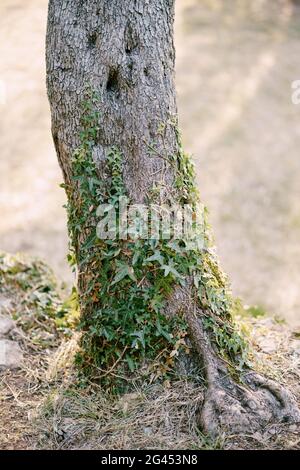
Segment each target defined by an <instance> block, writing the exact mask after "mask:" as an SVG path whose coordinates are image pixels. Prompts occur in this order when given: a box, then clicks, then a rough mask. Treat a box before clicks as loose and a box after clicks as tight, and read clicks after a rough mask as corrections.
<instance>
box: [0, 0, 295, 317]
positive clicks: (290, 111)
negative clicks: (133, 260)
mask: <svg viewBox="0 0 300 470" xmlns="http://www.w3.org/2000/svg"><path fill="white" fill-rule="evenodd" d="M296 3H297V2H296V1H295V2H291V1H288V0H282V1H279V0H274V1H271V0H252V1H251V2H249V1H247V0H239V1H238V0H227V1H224V0H206V1H205V0H177V10H178V11H177V27H176V42H177V87H178V95H179V109H180V118H181V127H182V130H183V137H184V142H185V146H186V148H187V149H188V150H189V151H190V152H192V153H193V154H194V157H195V161H196V165H197V173H198V182H199V187H200V191H201V195H202V199H203V200H204V202H205V203H206V205H207V206H208V207H209V209H210V220H211V223H212V225H213V227H214V232H215V235H216V240H217V244H218V247H219V254H220V257H221V260H222V264H223V266H224V268H225V270H226V271H227V272H228V273H229V275H230V277H231V280H232V285H233V290H234V293H235V294H236V295H238V296H241V297H243V299H244V300H245V302H246V303H248V304H250V303H251V304H258V305H261V306H262V307H265V308H267V309H269V310H270V311H271V312H272V313H275V314H278V315H280V316H282V317H284V318H286V319H287V320H288V321H290V322H293V323H297V324H300V289H299V287H298V286H299V285H300V157H299V153H298V152H299V151H298V149H299V144H300V125H299V123H300V105H299V106H296V105H293V104H292V102H291V82H292V81H293V80H296V79H300V62H299V57H300V8H299V7H296V6H295V4H296ZM46 14H47V0H26V2H25V1H23V0H1V3H0V84H1V83H2V89H3V83H4V85H5V87H6V101H5V102H4V103H3V99H2V100H1V99H0V112H1V117H0V119H1V125H0V154H1V160H0V206H1V219H0V249H3V250H7V251H11V252H15V251H18V250H19V251H26V252H29V253H32V254H36V255H40V256H42V257H44V258H46V260H47V261H48V262H49V263H50V264H51V265H52V266H53V267H54V269H55V270H56V272H58V273H59V275H60V277H61V278H63V279H65V280H67V281H70V280H71V279H72V275H71V273H70V272H69V268H68V267H67V265H66V262H65V254H66V250H67V236H66V219H65V213H64V210H63V209H62V205H63V203H64V195H63V192H62V190H61V189H60V188H59V187H58V184H59V182H61V174H60V170H59V167H58V164H57V162H56V157H55V154H54V150H53V146H52V141H51V136H50V122H49V111H48V104H47V99H46V92H45V70H44V36H45V22H46ZM0 91H1V87H0ZM0 98H1V95H0ZM1 103H2V104H1Z"/></svg>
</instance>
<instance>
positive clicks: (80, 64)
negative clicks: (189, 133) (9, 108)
mask: <svg viewBox="0 0 300 470" xmlns="http://www.w3.org/2000/svg"><path fill="white" fill-rule="evenodd" d="M173 17H174V0H154V1H144V0H136V1H133V0H122V1H119V0H102V1H99V0H89V1H85V2H84V1H79V0H72V1H67V0H50V3H49V23H48V24H49V27H48V35H47V83H48V92H49V100H50V103H51V111H52V132H53V139H54V142H55V145H56V150H57V154H58V158H59V162H60V165H61V167H62V169H63V173H64V176H65V178H66V180H69V178H70V173H71V172H70V155H71V154H72V152H73V151H74V150H75V149H76V147H77V146H78V135H79V130H80V113H81V106H80V105H81V102H82V100H83V99H84V95H85V92H86V89H87V85H88V84H90V85H91V86H92V88H93V89H94V90H97V91H98V92H99V95H100V103H99V111H100V113H101V122H100V126H101V127H100V131H99V134H98V139H97V145H96V146H95V148H94V156H95V159H96V161H97V162H98V164H99V168H100V169H101V166H102V164H105V158H106V154H107V151H108V149H109V148H110V147H112V146H116V147H118V148H119V149H121V150H122V153H123V157H124V175H123V176H124V181H125V184H126V187H127V190H128V194H129V196H130V198H131V200H132V202H134V203H138V202H141V201H142V200H143V199H144V196H145V194H146V193H147V192H148V190H149V188H150V187H151V186H152V184H153V183H154V182H155V181H156V180H160V181H161V178H162V171H163V174H164V180H165V181H166V183H167V184H168V183H169V182H170V180H171V178H172V172H171V168H170V166H168V167H167V168H164V167H165V162H164V161H163V160H162V159H161V158H159V156H156V157H155V156H154V157H153V156H152V157H151V158H150V157H149V145H151V142H153V140H154V139H155V141H156V144H157V145H158V147H157V151H158V152H159V151H160V149H161V150H162V146H164V153H166V151H167V153H170V154H174V152H175V149H176V136H175V132H174V129H173V130H172V129H170V128H168V130H167V135H166V136H164V141H162V138H161V137H160V136H158V133H157V130H158V128H159V126H160V125H161V123H166V122H167V121H168V120H169V119H171V118H172V117H173V116H176V99H175V87H174V59H175V53H174V45H173ZM160 170H161V171H160Z"/></svg>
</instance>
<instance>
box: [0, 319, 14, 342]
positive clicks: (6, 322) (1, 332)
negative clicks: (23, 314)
mask: <svg viewBox="0 0 300 470" xmlns="http://www.w3.org/2000/svg"><path fill="white" fill-rule="evenodd" d="M14 327H15V324H14V322H13V321H12V320H11V319H10V318H9V317H6V316H4V315H0V337H1V336H5V335H8V333H9V332H10V331H11V330H13V329H14Z"/></svg>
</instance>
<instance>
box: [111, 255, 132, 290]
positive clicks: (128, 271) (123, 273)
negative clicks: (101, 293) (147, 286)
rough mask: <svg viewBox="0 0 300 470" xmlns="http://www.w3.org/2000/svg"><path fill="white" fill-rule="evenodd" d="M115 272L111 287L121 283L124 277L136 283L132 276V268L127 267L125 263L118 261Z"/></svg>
mask: <svg viewBox="0 0 300 470" xmlns="http://www.w3.org/2000/svg"><path fill="white" fill-rule="evenodd" d="M117 265H118V267H117V270H116V275H115V277H114V279H113V281H112V283H111V285H112V286H113V285H114V284H117V283H118V282H120V281H122V280H123V279H124V278H125V277H127V276H128V277H129V278H130V279H131V280H132V281H135V282H137V279H136V277H135V274H134V270H133V267H132V266H129V265H128V264H126V263H122V262H120V261H117Z"/></svg>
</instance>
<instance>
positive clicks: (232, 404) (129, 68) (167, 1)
mask: <svg viewBox="0 0 300 470" xmlns="http://www.w3.org/2000/svg"><path fill="white" fill-rule="evenodd" d="M173 18H174V0H151V1H149V0H122V1H120V0H89V1H82V0H50V2H49V21H48V33H47V85H48V94H49V100H50V105H51V114H52V132H53V139H54V143H55V146H56V151H57V155H58V159H59V163H60V165H61V168H62V171H63V174H64V178H65V181H66V182H67V183H68V184H73V183H72V179H71V156H72V154H73V152H74V150H75V149H76V148H77V147H78V144H79V140H78V135H79V132H80V116H81V102H82V100H83V99H84V95H85V92H86V87H87V85H88V84H90V85H91V86H92V88H93V89H95V90H96V91H97V92H98V93H99V96H100V103H99V111H100V113H101V122H100V123H99V124H100V130H99V133H98V136H97V141H96V144H95V147H94V149H93V155H94V158H95V161H96V162H97V165H98V171H99V178H101V177H103V175H105V161H106V155H107V151H108V149H109V148H110V147H111V146H116V147H118V148H119V149H120V150H121V152H122V155H123V157H124V168H123V171H124V175H123V176H124V181H125V185H126V188H127V191H128V194H129V196H130V198H131V200H132V202H134V203H138V202H143V201H144V199H145V196H146V195H147V193H148V192H149V190H150V189H151V188H152V186H153V184H154V183H155V182H156V181H159V182H160V183H161V182H163V183H164V184H163V185H162V186H161V187H162V188H163V187H165V188H166V191H167V192H168V191H169V190H170V187H171V185H172V181H173V177H174V175H173V169H172V166H171V165H170V164H168V163H167V162H166V160H164V159H162V158H161V157H160V155H159V154H160V153H163V154H164V155H166V154H167V155H176V152H177V150H178V148H177V146H178V143H177V138H176V132H175V130H174V127H173V126H168V127H167V128H166V133H165V135H164V136H163V137H162V136H161V134H160V133H159V132H158V128H159V127H160V125H161V123H166V122H168V121H170V120H171V119H173V118H174V116H175V117H176V113H177V110H176V98H175V87H174V58H175V54H174V45H173ZM153 141H155V142H156V144H157V147H156V148H157V151H156V154H155V155H153V154H152V155H151V156H150V151H149V146H151V144H152V142H153ZM161 197H162V199H163V198H164V194H163V190H162V194H161ZM180 303H182V308H181V310H182V309H184V310H185V312H186V319H187V321H188V324H189V327H190V338H191V340H192V342H193V344H194V349H195V351H196V353H197V357H198V358H199V359H200V357H201V360H202V363H203V365H204V370H205V372H206V376H207V383H208V390H207V394H206V400H205V403H204V406H203V409H202V410H199V416H200V419H199V422H200V424H201V426H202V427H203V429H204V430H205V431H207V432H210V433H211V434H212V435H215V434H217V433H218V432H220V430H226V429H230V431H231V432H245V431H246V432H249V431H251V430H253V431H255V430H257V429H262V428H263V427H264V426H266V424H267V423H269V422H270V421H272V420H281V421H282V420H285V421H287V422H290V421H295V420H298V421H300V418H299V412H298V410H297V407H296V404H295V402H294V400H293V398H292V397H291V396H290V394H289V393H288V392H286V391H285V390H284V389H283V388H282V387H280V386H279V385H278V384H275V383H274V382H270V381H268V380H267V379H265V378H263V377H261V376H259V375H258V374H256V373H254V372H251V374H249V373H248V374H247V375H246V376H245V379H244V385H243V386H242V385H240V384H237V383H236V382H235V381H234V380H233V379H232V378H231V377H230V373H229V371H228V367H227V365H226V363H225V362H224V361H223V360H222V359H221V358H220V357H218V355H217V354H216V352H215V350H214V347H213V345H212V344H211V338H210V336H209V334H208V333H207V332H206V331H205V329H204V328H203V324H202V320H201V319H202V318H203V312H202V311H201V309H200V307H199V306H198V305H197V304H195V302H194V300H193V296H192V293H191V292H189V291H187V292H186V291H183V290H180V289H179V290H177V292H176V293H175V295H174V300H173V305H170V304H172V301H169V306H168V308H169V309H170V310H173V312H176V311H179V310H180V308H179V307H180V305H179V304H180ZM205 313H206V315H207V312H205Z"/></svg>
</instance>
